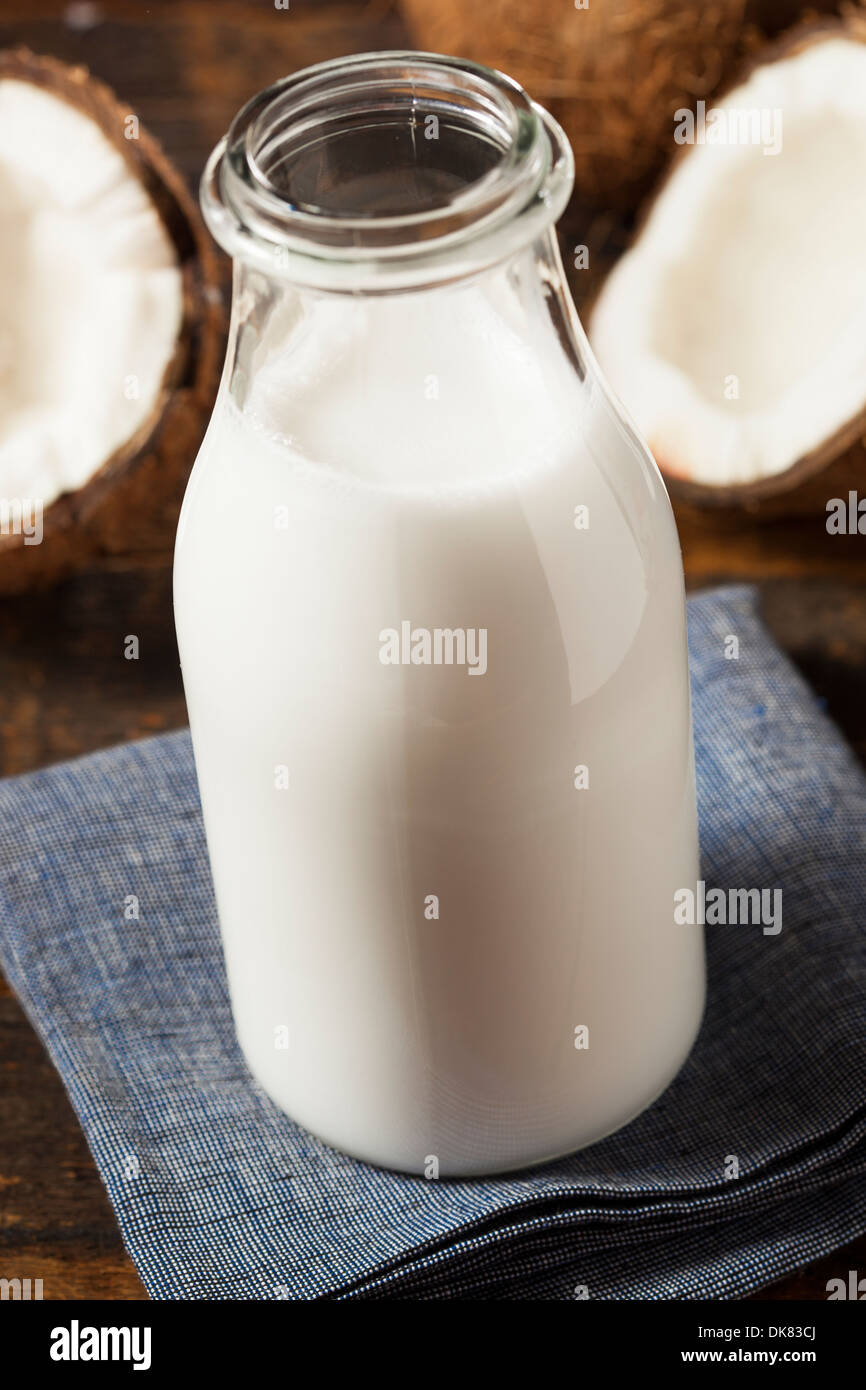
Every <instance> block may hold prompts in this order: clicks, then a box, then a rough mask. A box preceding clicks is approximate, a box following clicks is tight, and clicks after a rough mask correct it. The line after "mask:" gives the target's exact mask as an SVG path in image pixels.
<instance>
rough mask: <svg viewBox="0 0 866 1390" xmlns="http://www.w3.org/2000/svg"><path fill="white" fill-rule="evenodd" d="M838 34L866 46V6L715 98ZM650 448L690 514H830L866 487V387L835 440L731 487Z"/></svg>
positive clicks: (827, 21)
mask: <svg viewBox="0 0 866 1390" xmlns="http://www.w3.org/2000/svg"><path fill="white" fill-rule="evenodd" d="M839 36H844V37H846V38H853V39H856V40H857V41H858V42H861V43H866V8H863V7H860V6H856V7H854V6H852V7H850V8H848V10H847V12H846V14H845V15H844V16H843V17H830V18H822V19H819V18H812V19H808V20H806V21H805V22H803V23H801V24H797V25H795V26H794V27H793V28H792V29H791V30H789V31H788V32H787V33H785V34H783V35H782V36H781V37H780V38H778V39H776V40H774V41H773V42H772V43H768V44H766V45H764V47H763V48H761V49H759V50H758V51H757V52H756V53H754V54H753V55H752V56H751V57H750V58H749V60H748V61H747V62H745V63H744V64H743V66H742V67H741V69H740V71H739V73H738V74H737V76H736V77H735V78H734V80H733V81H732V82H731V83H730V84H729V85H727V86H726V87H725V90H724V92H720V93H718V94H717V97H716V99H717V100H722V99H723V97H724V96H726V95H727V94H728V93H729V92H732V91H734V90H736V89H737V88H738V87H740V86H742V85H743V83H744V82H746V81H747V80H748V78H749V77H750V76H751V74H752V73H753V72H754V71H755V70H756V69H757V68H759V67H765V66H767V65H768V64H770V63H774V62H779V61H781V60H783V59H785V58H790V57H793V56H794V55H795V54H796V53H800V52H802V50H803V49H804V48H808V47H809V46H811V45H812V44H815V43H821V42H824V41H825V40H826V39H831V38H837V37H839ZM692 148H693V147H691V146H688V145H683V146H681V147H680V148H679V149H678V150H677V152H676V154H675V155H674V156H673V158H672V159H671V161H670V165H669V168H668V170H667V173H666V174H665V177H664V178H663V180H662V182H661V184H660V185H659V187H658V189H657V190H656V191H655V192H654V193H653V195H652V197H651V198H650V199H649V201H648V202H647V203H646V205H645V206H644V208H643V210H642V212H641V214H640V217H639V219H638V224H637V230H636V232H635V234H634V237H633V238H632V242H631V244H632V245H633V244H634V242H635V241H636V240H638V238H639V237H640V234H641V232H642V230H643V227H644V225H645V224H646V221H647V219H648V218H649V216H650V213H651V212H652V209H653V207H654V205H655V203H656V200H657V199H658V197H659V196H660V194H661V192H662V191H663V189H664V188H665V186H666V184H667V181H668V179H669V178H670V177H671V175H672V174H673V172H674V170H675V169H677V168H678V167H679V164H680V162H681V160H683V159H688V158H689V156H690V154H691V152H692ZM587 322H589V317H588V318H587ZM647 443H648V444H649V447H650V450H651V451H652V454H653V457H654V458H655V460H656V463H657V464H658V466H659V468H660V469H661V472H662V474H663V475H664V479H665V482H666V484H667V487H668V491H669V492H670V494H671V497H672V498H674V499H675V500H676V501H677V502H678V503H680V504H684V505H685V506H686V507H688V508H689V509H690V510H694V511H703V510H705V509H707V508H710V509H712V510H713V511H715V512H716V513H717V514H718V515H719V517H720V519H723V517H724V514H725V513H727V514H728V516H729V517H730V519H731V520H736V519H737V518H738V517H740V516H741V515H742V513H743V512H744V511H745V512H748V513H749V514H750V515H752V516H754V517H756V518H758V519H761V520H765V521H774V520H784V519H785V518H790V517H797V516H814V515H816V514H817V513H819V512H823V511H824V510H825V508H826V504H827V502H828V500H829V499H830V498H834V497H844V498H847V495H848V492H849V491H850V490H854V491H856V490H857V489H858V488H859V489H861V490H863V489H864V488H866V383H864V402H863V409H862V410H861V411H858V413H857V414H856V415H855V416H854V417H852V419H850V420H847V421H845V422H844V424H842V425H841V426H840V427H839V429H838V430H836V431H834V433H833V434H832V435H831V436H830V438H829V439H827V440H826V441H825V442H824V443H822V444H821V445H820V446H819V447H818V448H816V449H813V450H810V451H809V452H808V453H804V454H803V456H802V457H801V458H799V459H797V460H796V461H795V462H794V463H793V464H791V465H790V467H788V468H786V469H784V470H783V471H782V472H780V473H775V474H773V475H772V476H770V477H767V478H759V479H757V480H756V481H755V482H752V483H732V484H730V485H728V486H725V485H716V484H711V483H699V482H695V481H694V480H693V479H691V478H687V477H684V476H683V475H682V473H681V472H680V471H679V469H678V468H677V467H676V466H674V465H673V463H672V462H671V461H669V460H668V459H666V458H665V456H664V452H663V451H662V450H661V449H659V447H658V445H657V444H656V443H655V441H653V440H652V439H648V440H647Z"/></svg>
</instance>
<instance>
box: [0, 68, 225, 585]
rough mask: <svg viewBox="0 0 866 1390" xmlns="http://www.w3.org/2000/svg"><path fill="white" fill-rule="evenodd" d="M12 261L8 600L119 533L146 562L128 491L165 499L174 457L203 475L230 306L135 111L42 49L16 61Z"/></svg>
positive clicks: (6, 180)
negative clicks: (200, 444)
mask: <svg viewBox="0 0 866 1390" xmlns="http://www.w3.org/2000/svg"><path fill="white" fill-rule="evenodd" d="M0 251H2V254H0V591H2V592H10V591H15V590H17V589H21V588H26V587H30V584H31V582H36V583H38V582H44V581H47V580H49V579H53V578H56V577H58V576H59V575H60V574H61V573H64V572H66V571H68V570H69V569H70V568H74V567H75V562H76V561H78V560H82V559H86V558H89V557H90V556H91V555H92V554H93V553H95V552H97V551H98V550H99V549H101V548H104V547H105V543H106V538H107V537H108V536H109V534H111V533H113V535H114V543H113V544H112V543H110V542H109V548H117V540H118V531H120V533H121V534H123V535H125V537H126V539H127V541H128V542H131V544H130V546H129V548H136V547H135V528H136V521H137V518H135V517H134V516H132V515H130V513H129V509H128V507H124V504H123V496H122V489H123V488H124V487H127V489H128V488H129V487H130V486H131V485H132V486H133V491H134V493H135V495H136V496H137V497H138V498H140V497H141V493H142V487H141V480H140V479H136V480H135V482H134V485H133V480H132V479H131V475H132V474H135V473H137V472H138V471H140V470H141V469H142V468H146V469H147V468H149V471H150V473H151V475H153V476H151V479H150V484H151V486H150V491H151V496H153V495H154V489H153V482H154V477H155V478H156V495H157V496H159V495H160V488H161V487H162V488H163V489H164V487H165V484H163V483H161V482H160V479H159V469H158V468H155V465H159V464H160V463H161V464H162V465H163V467H162V474H163V475H166V473H167V472H168V471H172V472H176V471H177V469H173V470H167V468H166V460H167V457H168V455H169V454H170V453H171V451H172V450H173V449H174V448H179V449H182V450H183V451H184V454H185V455H186V457H185V465H186V470H187V471H188V468H189V465H190V464H191V463H192V458H193V457H194V453H195V447H196V443H197V440H198V438H200V436H201V432H202V430H203V427H204V422H205V419H206V415H207V411H208V408H209V405H210V402H211V400H212V395H213V387H214V383H215V377H216V373H217V371H218V366H217V362H218V357H219V332H218V323H217V319H218V318H219V317H220V316H221V306H219V304H218V303H214V302H213V301H214V298H216V299H217V300H218V298H219V296H218V292H217V294H216V296H215V295H214V289H215V286H216V284H217V281H218V272H215V270H214V263H213V260H212V258H211V254H210V251H209V249H207V241H206V238H205V236H204V232H203V229H202V228H201V225H200V222H199V220H198V214H197V212H196V210H195V208H194V206H193V205H192V201H191V199H190V197H189V195H188V193H187V190H186V187H185V185H184V182H183V180H182V178H181V177H180V175H179V174H177V172H176V171H175V170H174V169H173V167H172V166H171V165H170V163H169V161H168V160H167V159H166V157H165V155H164V154H163V153H162V151H161V150H160V149H159V147H158V146H157V145H156V144H155V142H154V141H153V140H152V139H151V138H150V137H149V136H148V134H147V132H146V131H144V130H143V129H142V128H141V127H140V125H139V122H138V120H137V118H136V117H135V116H134V114H133V113H131V112H130V111H129V110H128V108H124V107H123V106H121V104H120V103H119V102H118V101H117V99H116V98H115V97H114V95H113V93H111V92H110V91H109V90H108V89H107V88H106V87H104V86H103V85H102V84H101V83H99V82H97V81H96V80H95V79H93V78H91V77H90V75H89V74H88V73H87V71H86V70H85V69H83V68H68V67H66V66H65V65H63V64H61V63H58V62H56V61H55V60H53V59H50V58H40V57H36V56H35V55H33V54H31V53H29V52H27V51H24V50H15V51H10V52H5V53H0ZM215 359H216V360H215ZM169 416H170V417H171V418H172V423H171V427H170V429H168V430H166V419H167V417H169ZM116 488H120V489H121V497H120V498H119V499H116V502H117V505H115V506H114V507H113V509H112V508H108V510H107V511H106V508H107V507H108V494H109V493H110V492H112V490H114V489H116ZM128 495H129V496H131V495H132V493H128ZM124 512H125V514H124ZM37 514H38V518H39V525H38V535H39V538H38V539H37V538H36V537H35V535H34V531H35V530H36V527H35V526H34V525H33V524H32V522H33V519H34V517H35V516H36V515H37ZM28 523H30V524H28ZM60 533H63V538H62V540H59V539H58V536H59V535H60ZM166 545H167V546H168V545H170V537H169V538H168V539H167V541H166Z"/></svg>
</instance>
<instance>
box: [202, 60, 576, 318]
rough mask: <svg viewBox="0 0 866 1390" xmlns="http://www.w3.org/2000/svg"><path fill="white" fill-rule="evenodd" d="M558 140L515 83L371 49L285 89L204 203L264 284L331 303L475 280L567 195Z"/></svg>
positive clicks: (238, 142)
mask: <svg viewBox="0 0 866 1390" xmlns="http://www.w3.org/2000/svg"><path fill="white" fill-rule="evenodd" d="M572 179H573V161H572V157H571V151H570V149H569V147H568V144H567V141H566V140H565V137H564V136H563V134H562V131H561V130H560V129H559V127H558V126H557V125H556V123H555V122H554V121H552V120H551V118H550V117H549V116H548V115H547V113H546V112H544V111H543V110H542V109H541V108H540V107H539V106H537V105H536V104H535V103H534V102H532V101H530V99H529V98H528V97H527V95H526V93H525V92H524V91H523V90H522V88H520V87H519V86H518V85H517V84H516V83H514V82H511V81H510V79H508V78H506V77H503V76H502V74H501V73H494V72H492V71H489V70H488V69H486V68H482V67H478V66H476V65H473V64H468V63H463V62H459V61H458V60H456V59H450V58H443V57H439V56H437V55H431V54H418V53H380V54H362V55H356V56H354V57H351V58H347V59H338V60H336V61H335V62H332V63H325V64H321V65H320V66H318V67H316V68H310V69H307V70H305V71H304V72H301V73H298V74H295V75H294V76H293V77H291V78H287V79H285V81H283V82H281V83H278V84H276V85H275V86H274V87H271V88H269V89H267V90H266V91H264V92H262V93H261V94H260V95H259V96H257V97H255V98H254V99H253V100H252V101H251V102H250V103H249V104H248V105H247V106H246V107H245V108H244V109H243V110H242V111H241V112H240V114H239V115H238V117H237V118H236V120H235V121H234V123H233V125H232V127H231V130H230V131H229V134H228V136H227V137H226V139H225V140H224V141H222V142H221V144H220V145H219V146H218V147H217V149H216V150H215V151H214V154H213V156H212V157H211V160H210V162H209V164H208V167H207V169H206V171H205V176H204V179H203V182H202V206H203V209H204V212H205V216H206V218H207V221H208V223H209V225H210V227H211V230H212V231H213V233H214V235H215V237H216V238H217V240H218V241H220V243H221V244H222V245H223V246H224V247H225V248H226V249H227V250H229V251H230V252H231V253H232V254H233V255H234V256H236V257H240V258H242V259H243V260H244V261H246V262H247V263H248V264H249V265H250V266H252V267H255V268H256V269H258V270H259V271H261V272H262V273H264V274H265V275H267V276H269V277H273V278H282V279H286V280H290V281H292V282H294V283H295V284H296V285H306V286H309V287H310V288H317V289H322V290H331V291H333V292H342V293H346V292H349V293H357V292H359V291H363V292H375V293H385V292H388V291H390V290H396V291H406V290H408V289H413V288H420V287H422V286H424V285H432V284H437V283H443V282H451V281H454V280H455V279H457V278H461V277H466V276H472V275H476V274H477V273H478V272H479V271H483V270H485V269H486V268H488V267H493V266H495V265H497V264H499V263H501V262H502V261H503V260H504V259H507V258H509V257H510V256H511V255H513V254H515V253H516V252H517V251H518V249H519V248H521V247H525V246H527V245H529V244H531V243H532V242H534V241H535V240H537V239H538V238H539V237H540V236H542V235H543V234H544V232H545V231H546V230H547V229H548V228H549V227H550V226H551V225H552V224H553V222H554V220H555V219H556V218H557V217H558V216H559V213H560V212H561V211H562V209H563V207H564V206H565V203H566V201H567V199H568V196H569V193H570V191H571V185H572Z"/></svg>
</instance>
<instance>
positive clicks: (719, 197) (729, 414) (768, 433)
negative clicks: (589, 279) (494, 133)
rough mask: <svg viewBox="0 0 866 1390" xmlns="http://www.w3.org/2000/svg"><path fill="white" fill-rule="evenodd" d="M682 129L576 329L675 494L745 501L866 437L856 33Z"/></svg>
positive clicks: (834, 39) (864, 71)
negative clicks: (666, 168) (675, 152)
mask: <svg viewBox="0 0 866 1390" xmlns="http://www.w3.org/2000/svg"><path fill="white" fill-rule="evenodd" d="M679 131H680V136H681V138H682V137H684V136H688V135H689V134H690V133H691V134H693V135H694V137H695V138H696V141H701V143H697V142H696V143H694V144H684V148H683V152H682V153H681V155H680V156H679V157H678V159H677V160H675V162H674V165H673V167H672V170H671V173H670V175H669V176H668V178H667V180H666V182H665V183H664V184H663V186H662V188H661V190H660V192H659V193H658V194H657V196H656V197H655V200H654V201H653V203H652V205H651V207H650V209H649V212H648V215H647V216H646V219H645V221H644V223H643V225H642V227H641V229H640V231H639V233H638V235H637V237H636V239H635V241H634V243H633V246H632V248H631V249H630V250H629V251H628V252H626V254H625V255H624V256H623V257H622V259H621V260H620V261H619V262H618V264H617V265H616V266H615V267H614V269H613V271H612V272H611V274H610V276H609V277H608V279H607V281H606V283H605V285H604V286H603V288H602V291H601V294H600V296H599V298H598V301H597V303H596V306H595V309H594V311H593V313H592V316H591V321H590V329H589V336H590V340H591V342H592V346H593V349H594V351H595V353H596V355H597V357H598V360H599V363H600V365H601V368H602V370H603V372H604V373H605V375H606V376H607V378H608V381H609V382H610V384H611V386H612V387H613V389H614V390H615V391H616V392H617V394H618V395H619V396H620V397H621V399H622V401H623V403H624V405H625V406H626V408H627V410H628V411H629V412H630V413H631V415H632V416H633V418H634V420H635V422H636V424H637V426H638V428H639V429H640V431H641V432H642V434H643V435H644V437H645V438H646V440H647V442H648V443H649V445H650V448H651V449H652V451H653V453H654V455H655V457H656V460H657V462H658V463H659V466H660V467H661V469H662V471H663V473H665V474H666V475H667V477H668V478H669V479H671V481H672V483H673V484H674V490H676V487H677V485H679V486H680V490H681V491H685V493H686V494H687V495H688V496H690V497H691V498H692V500H696V501H703V502H709V503H711V504H712V503H717V504H729V503H731V502H736V503H742V502H745V503H746V504H748V503H749V502H750V501H752V502H754V501H756V500H757V499H760V498H761V497H764V496H772V495H774V494H778V493H782V492H784V491H786V490H787V489H790V488H791V487H793V486H794V485H795V484H796V483H797V482H798V481H800V480H802V479H803V478H804V477H805V476H807V475H813V474H814V473H816V472H817V471H819V470H820V469H822V468H823V467H824V466H826V464H827V463H829V462H830V461H831V460H833V459H837V458H838V457H839V455H840V453H841V452H842V450H843V449H845V448H847V447H848V446H849V445H851V444H852V443H853V442H854V441H857V440H859V439H860V437H861V436H862V435H863V434H864V431H866V249H864V248H866V44H864V43H863V42H860V41H859V38H858V37H857V36H856V35H854V34H852V33H850V32H848V31H846V30H845V29H843V28H842V27H841V26H835V27H833V28H831V29H827V30H823V29H822V30H820V31H817V32H811V33H809V34H808V35H806V36H804V37H801V38H798V40H797V41H796V42H795V43H789V44H788V45H787V46H785V47H784V48H782V49H781V50H780V51H779V55H778V56H777V57H775V58H773V59H772V60H771V61H768V62H763V63H762V64H761V65H760V66H758V67H756V68H755V69H754V70H753V72H752V73H751V75H750V76H749V77H748V79H747V80H746V81H745V82H743V83H742V84H740V85H738V86H737V87H735V88H734V89H733V90H732V91H730V92H729V93H728V94H727V95H726V96H725V97H723V98H721V99H719V100H717V101H714V102H713V103H712V107H711V109H709V110H707V111H706V112H704V113H703V121H701V120H700V119H698V120H697V121H696V122H695V125H694V127H693V128H692V129H691V130H690V127H689V122H688V121H687V119H686V118H685V117H683V118H681V120H680V123H679ZM672 137H673V132H672Z"/></svg>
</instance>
